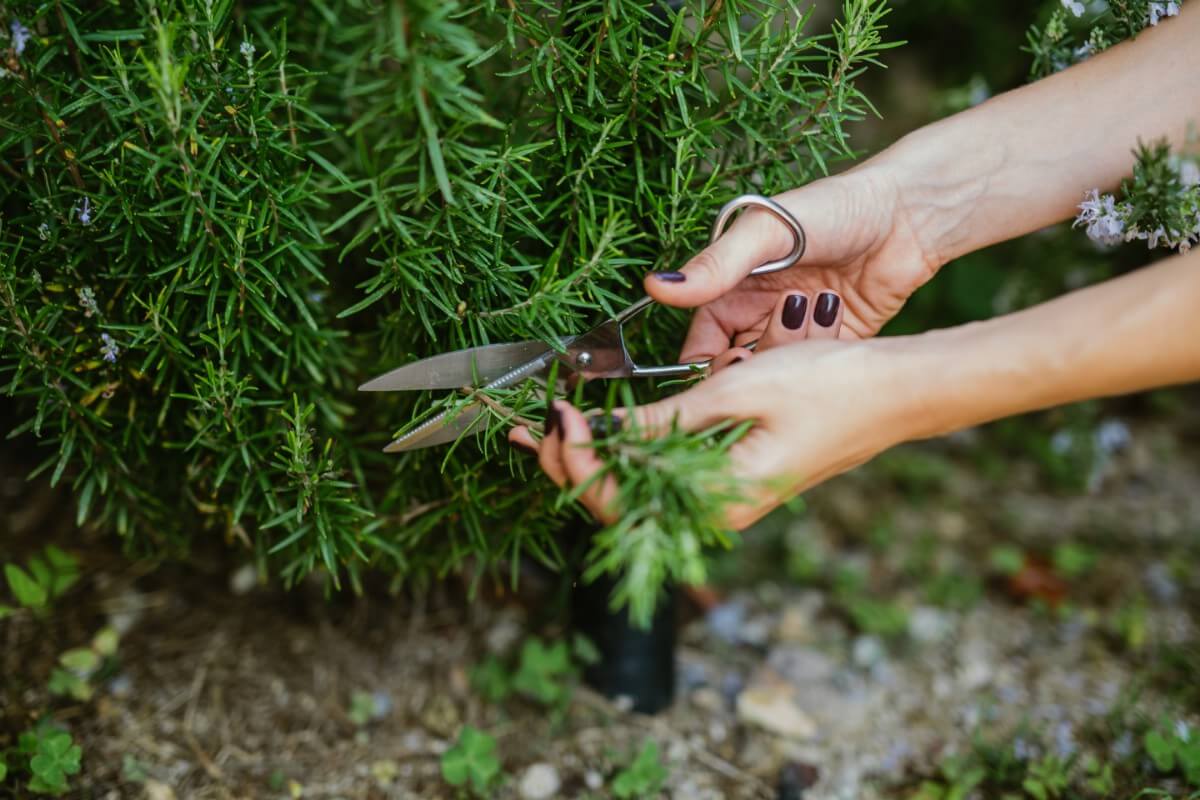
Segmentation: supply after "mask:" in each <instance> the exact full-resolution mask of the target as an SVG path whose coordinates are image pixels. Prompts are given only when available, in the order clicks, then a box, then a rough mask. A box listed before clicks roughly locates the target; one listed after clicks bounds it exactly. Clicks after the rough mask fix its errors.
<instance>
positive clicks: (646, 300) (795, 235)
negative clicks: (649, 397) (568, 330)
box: [566, 194, 807, 378]
mask: <svg viewBox="0 0 1200 800" xmlns="http://www.w3.org/2000/svg"><path fill="white" fill-rule="evenodd" d="M750 207H754V208H761V209H762V210H764V211H766V212H768V213H769V214H771V215H772V216H774V217H775V218H776V219H778V220H779V221H780V222H782V223H783V224H784V225H786V226H787V229H788V230H789V231H791V232H792V249H791V252H789V253H788V254H787V255H786V256H784V257H783V258H777V259H775V260H774V261H768V262H767V263H765V264H762V265H761V266H759V267H756V268H755V269H753V270H751V271H750V274H751V275H766V274H768V273H771V272H778V271H779V270H781V269H787V268H788V267H790V266H792V265H793V264H795V263H796V262H797V261H799V260H800V259H801V257H803V255H804V249H805V245H806V242H807V239H806V237H805V235H804V228H802V227H800V223H799V222H798V221H797V220H796V218H795V217H794V216H792V214H791V212H790V211H788V210H787V209H786V208H784V207H783V206H781V205H779V203H776V202H775V201H774V200H772V199H770V198H769V197H763V196H762V195H757V194H743V195H739V196H738V197H735V198H733V199H732V200H730V201H729V202H728V203H726V204H725V205H723V206H721V210H720V211H718V212H717V218H716V219H715V220H714V221H713V227H712V235H711V236H710V237H709V244H712V243H713V242H715V241H716V240H717V239H719V238H721V234H722V233H724V232H725V227H726V226H727V225H728V224H729V220H730V219H732V218H733V215H734V214H735V213H736V212H738V211H740V210H742V209H743V208H750ZM653 302H654V299H653V298H652V297H650V296H649V295H647V296H646V297H643V298H642V299H640V300H638V301H637V302H635V303H633V304H632V305H630V306H629V307H628V308H626V309H624V310H622V311H620V312H619V313H617V314H616V315H615V316H614V317H613V318H612V320H611V321H610V322H607V323H605V324H604V325H601V326H600V327H598V328H595V329H593V330H591V331H589V332H588V333H586V334H584V335H583V336H581V337H579V338H578V339H576V340H575V341H574V342H572V343H571V344H570V345H569V346H568V347H567V354H566V357H567V361H568V363H570V364H571V365H572V368H573V369H576V370H582V371H584V372H591V373H592V375H593V376H595V377H600V376H607V377H617V376H629V377H634V378H670V377H677V376H683V375H689V374H691V373H693V372H694V371H696V370H704V369H707V368H708V366H709V361H707V360H706V361H689V362H687V363H685V364H662V365H659V366H641V365H640V364H635V363H633V359H631V358H630V357H629V351H628V349H627V348H626V347H625V332H624V326H625V323H626V322H628V321H629V320H630V319H632V318H633V317H635V316H637V315H638V314H640V313H641V312H642V311H644V310H645V309H646V308H647V307H649V306H650V304H651V303H653ZM756 344H757V342H751V343H750V344H749V345H746V346H747V347H749V348H750V349H751V350H753V349H754V346H755V345H756ZM602 353H611V354H612V355H611V356H610V357H600V356H599V355H598V354H602Z"/></svg>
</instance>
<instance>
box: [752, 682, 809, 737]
mask: <svg viewBox="0 0 1200 800" xmlns="http://www.w3.org/2000/svg"><path fill="white" fill-rule="evenodd" d="M737 715H738V719H739V720H741V721H742V722H744V723H746V724H748V725H754V726H757V727H759V728H762V729H764V730H766V731H769V732H770V733H773V734H775V735H777V736H783V737H784V738H788V739H808V738H810V737H812V736H814V735H816V732H817V724H816V723H815V722H813V720H812V718H811V717H809V716H808V715H807V714H805V713H804V711H803V710H802V709H801V708H800V707H799V706H797V705H796V701H795V698H794V697H793V695H792V688H791V687H790V686H789V685H787V684H784V683H768V684H764V685H762V686H752V687H750V688H748V689H746V690H745V691H744V692H742V693H741V694H740V695H738V700H737Z"/></svg>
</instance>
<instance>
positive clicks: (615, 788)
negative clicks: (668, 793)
mask: <svg viewBox="0 0 1200 800" xmlns="http://www.w3.org/2000/svg"><path fill="white" fill-rule="evenodd" d="M667 775H668V773H667V768H666V767H664V766H663V765H662V759H661V757H660V756H659V753H658V743H657V742H655V741H654V740H653V739H647V740H646V741H645V742H644V743H643V744H642V749H641V750H639V751H638V754H637V756H635V757H634V759H633V761H632V762H631V763H630V764H629V766H627V767H626V768H625V769H623V770H621V771H620V772H618V773H617V776H616V777H615V778H614V779H613V782H612V792H613V794H614V795H616V796H617V797H619V798H623V799H624V798H634V797H652V796H654V795H655V794H657V793H658V791H659V790H660V789H661V788H662V785H663V783H664V782H665V781H666V779H667Z"/></svg>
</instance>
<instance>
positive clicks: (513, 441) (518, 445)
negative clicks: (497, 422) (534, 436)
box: [508, 439, 537, 455]
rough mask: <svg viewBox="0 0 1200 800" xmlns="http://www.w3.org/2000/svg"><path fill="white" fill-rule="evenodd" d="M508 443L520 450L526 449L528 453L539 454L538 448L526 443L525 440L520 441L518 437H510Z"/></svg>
mask: <svg viewBox="0 0 1200 800" xmlns="http://www.w3.org/2000/svg"><path fill="white" fill-rule="evenodd" d="M508 443H509V444H511V445H512V446H513V447H515V448H517V449H518V450H524V451H525V452H526V453H529V454H530V455H537V450H535V449H534V448H532V447H530V446H529V445H527V444H525V443H524V442H518V441H517V440H516V439H509V440H508Z"/></svg>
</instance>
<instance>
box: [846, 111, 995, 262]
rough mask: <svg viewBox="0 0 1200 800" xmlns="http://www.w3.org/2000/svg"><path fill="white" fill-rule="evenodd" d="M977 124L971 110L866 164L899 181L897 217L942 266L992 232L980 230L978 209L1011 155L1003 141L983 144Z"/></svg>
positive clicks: (911, 136) (912, 136)
mask: <svg viewBox="0 0 1200 800" xmlns="http://www.w3.org/2000/svg"><path fill="white" fill-rule="evenodd" d="M974 128H975V124H974V121H973V119H972V118H971V115H969V114H960V115H956V116H954V117H950V118H948V119H945V120H942V121H940V122H935V123H933V124H930V125H926V126H925V127H923V128H918V129H917V130H915V131H913V132H912V133H909V134H907V135H906V136H904V137H903V138H901V139H900V140H899V141H897V142H896V143H895V144H893V145H892V146H891V147H889V148H887V149H886V150H884V151H883V152H882V153H880V154H879V155H877V156H875V157H874V158H872V159H870V160H869V161H868V162H867V163H866V164H865V165H864V166H866V167H869V168H871V169H873V170H876V171H878V172H879V173H880V174H882V175H885V176H887V177H886V180H889V181H890V182H892V183H893V184H894V186H895V187H896V218H897V220H898V221H899V222H900V223H901V224H904V225H907V227H908V228H909V229H910V230H911V232H912V235H913V237H914V239H915V240H916V242H917V244H918V246H919V248H920V249H921V251H922V253H923V254H924V255H925V257H926V260H927V262H929V263H931V264H933V265H935V267H936V268H937V269H940V268H941V267H942V266H943V265H945V264H946V263H948V262H950V261H952V260H954V259H955V258H958V257H959V256H962V255H965V254H967V253H969V252H971V251H973V250H975V249H977V248H978V247H980V246H982V244H983V243H984V240H985V239H987V238H989V237H988V235H987V234H988V231H980V230H978V228H979V226H978V224H977V220H976V213H975V212H976V210H977V208H978V207H979V206H980V205H981V204H982V203H984V202H986V199H987V198H986V195H987V194H988V193H989V191H991V190H993V189H994V181H995V180H996V178H997V177H998V175H999V173H1000V172H1001V168H1002V166H1003V163H1004V160H1005V157H1004V154H1003V152H1002V147H1001V146H1000V145H999V144H998V143H995V144H993V145H992V146H980V143H979V140H980V139H982V140H983V141H985V142H986V141H988V137H976V136H975V135H974V134H973V133H972V130H973V129H974ZM972 140H974V141H973V143H970V142H972ZM967 154H969V156H968V155H967ZM987 243H990V242H987Z"/></svg>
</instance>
